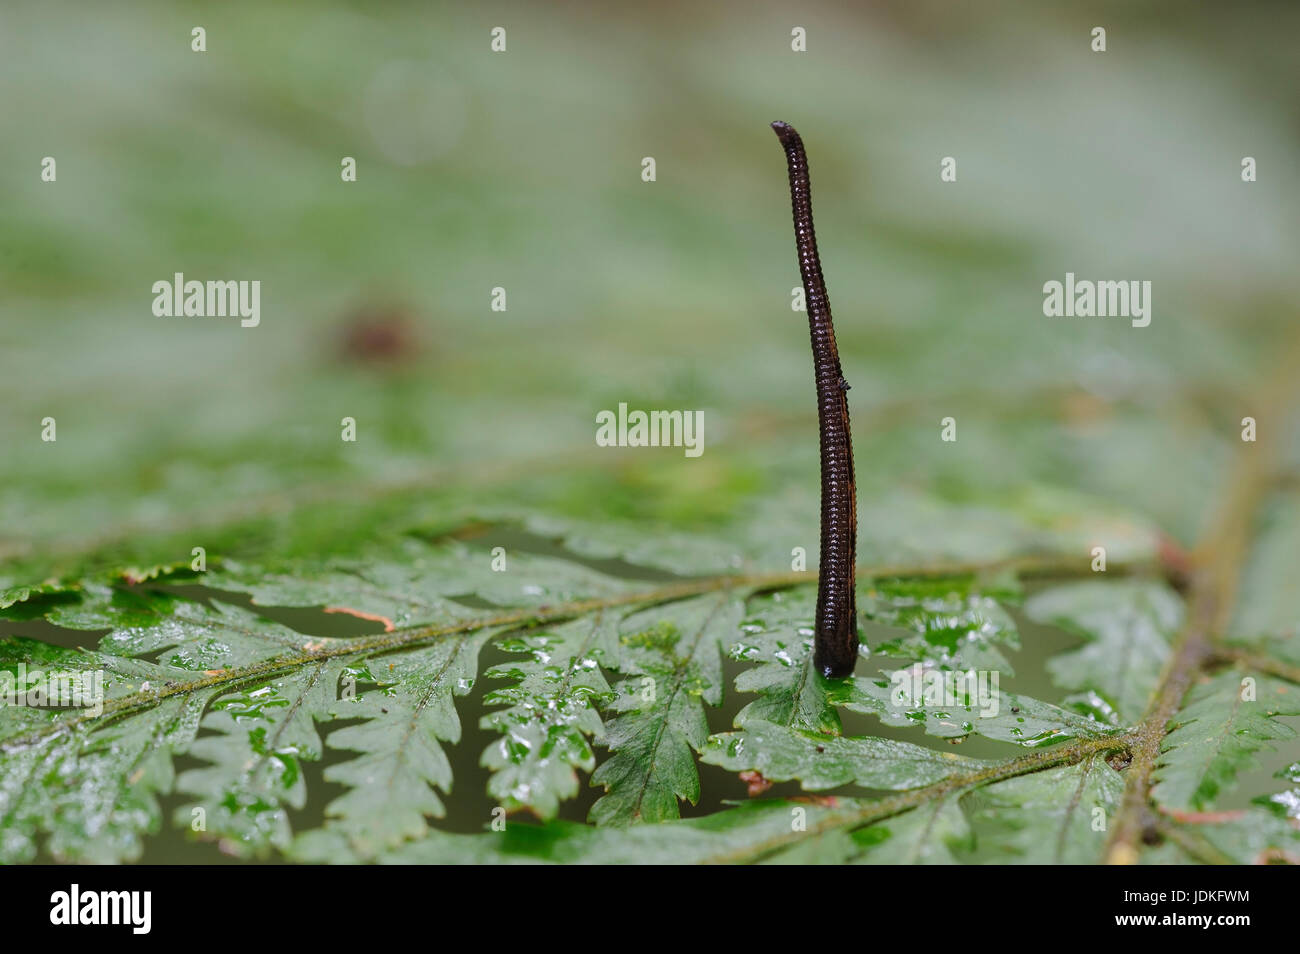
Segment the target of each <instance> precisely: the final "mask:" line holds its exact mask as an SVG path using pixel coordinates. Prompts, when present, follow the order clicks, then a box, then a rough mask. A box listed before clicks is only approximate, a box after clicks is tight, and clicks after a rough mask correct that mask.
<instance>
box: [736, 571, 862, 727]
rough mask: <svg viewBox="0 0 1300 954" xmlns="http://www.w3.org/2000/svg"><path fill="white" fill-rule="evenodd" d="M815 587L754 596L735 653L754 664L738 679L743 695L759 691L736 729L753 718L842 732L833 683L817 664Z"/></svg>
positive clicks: (748, 607)
mask: <svg viewBox="0 0 1300 954" xmlns="http://www.w3.org/2000/svg"><path fill="white" fill-rule="evenodd" d="M816 600H817V593H816V590H815V589H813V588H812V587H803V588H802V589H798V590H792V591H787V592H777V593H768V594H764V595H762V596H756V597H754V598H752V599H751V600H750V601H749V603H748V605H747V606H746V615H745V619H744V621H743V622H742V623H741V626H740V629H741V632H742V634H743V635H742V636H741V637H740V638H739V640H737V641H736V642H735V643H734V644H732V646H731V648H730V650H729V655H730V657H731V658H732V659H736V660H739V661H741V662H747V663H754V665H753V666H752V667H751V668H749V669H746V670H745V671H744V672H742V673H741V674H740V675H738V676H737V677H736V691H737V692H757V693H758V694H759V698H758V699H755V700H754V701H753V702H750V703H747V704H746V705H745V707H744V708H743V709H741V710H740V712H739V714H737V716H736V720H735V722H736V725H737V726H743V725H746V724H748V723H749V722H750V721H752V720H761V721H763V722H773V723H776V724H777V725H784V726H791V727H794V728H799V729H808V730H809V731H812V732H822V733H831V734H836V733H838V732H839V731H840V717H839V713H838V712H836V711H835V708H834V707H833V706H832V705H831V704H830V703H829V702H828V701H827V692H828V690H829V688H830V684H829V683H827V681H826V680H825V679H823V678H822V676H821V674H820V673H819V672H817V670H816V667H814V666H813V612H814V608H815V606H816Z"/></svg>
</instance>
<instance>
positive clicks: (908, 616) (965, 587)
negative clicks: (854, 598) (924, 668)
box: [858, 577, 1020, 675]
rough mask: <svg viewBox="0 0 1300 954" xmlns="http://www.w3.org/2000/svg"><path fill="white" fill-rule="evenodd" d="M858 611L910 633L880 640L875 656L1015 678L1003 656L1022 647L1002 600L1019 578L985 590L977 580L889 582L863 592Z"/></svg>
mask: <svg viewBox="0 0 1300 954" xmlns="http://www.w3.org/2000/svg"><path fill="white" fill-rule="evenodd" d="M858 590H859V596H858V607H859V609H860V610H861V611H862V614H863V615H864V616H865V617H866V618H867V619H869V620H871V621H872V622H876V623H880V624H882V625H885V626H891V627H896V628H900V629H904V630H906V632H905V633H902V634H899V635H897V636H893V637H892V638H886V639H884V640H878V641H876V642H875V644H874V645H873V646H872V653H873V654H875V655H883V656H891V657H894V658H896V659H910V660H914V661H918V662H927V663H931V664H933V665H935V666H938V667H941V668H944V669H963V670H964V669H976V670H998V671H1000V672H1003V673H1006V674H1007V675H1013V674H1014V670H1013V669H1012V668H1011V664H1010V663H1009V662H1008V661H1007V659H1006V656H1005V655H1004V653H1005V652H1007V651H1014V650H1018V649H1019V648H1020V638H1019V635H1018V634H1017V632H1016V626H1015V622H1014V621H1013V620H1012V619H1011V617H1010V616H1008V615H1007V612H1006V610H1004V609H1003V608H1002V607H1001V606H1000V605H998V602H997V599H995V598H993V596H991V595H989V591H990V590H991V591H992V592H993V593H996V594H997V596H998V597H1000V598H1014V597H1016V596H1017V594H1018V592H1019V591H1018V588H1017V587H1016V585H1015V581H1014V579H1012V580H1010V581H1007V580H1004V581H1002V582H1001V583H1000V584H993V585H990V586H989V587H988V588H987V589H986V588H983V587H981V586H980V585H979V584H978V582H977V581H976V580H975V578H974V577H951V578H939V579H929V580H916V579H884V580H875V581H872V583H871V584H870V585H867V586H860V587H859V588H858Z"/></svg>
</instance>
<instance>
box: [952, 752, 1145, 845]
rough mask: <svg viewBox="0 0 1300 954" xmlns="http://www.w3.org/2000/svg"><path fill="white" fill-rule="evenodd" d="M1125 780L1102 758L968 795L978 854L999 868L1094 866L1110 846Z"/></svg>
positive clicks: (964, 807)
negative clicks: (1110, 831) (1110, 829)
mask: <svg viewBox="0 0 1300 954" xmlns="http://www.w3.org/2000/svg"><path fill="white" fill-rule="evenodd" d="M1123 791H1124V780H1123V778H1122V777H1121V776H1120V774H1119V773H1118V772H1116V771H1115V770H1114V769H1112V768H1111V767H1110V765H1108V764H1107V763H1106V760H1105V759H1103V758H1099V757H1094V758H1091V759H1088V760H1087V761H1085V762H1081V763H1079V764H1078V765H1067V766H1061V767H1059V768H1054V769H1048V770H1046V771H1044V772H1038V773H1035V774H1033V775H1025V776H1022V777H1020V778H1014V779H1010V780H1008V781H1005V782H1001V783H999V784H997V785H990V786H987V787H985V788H980V789H976V790H975V791H972V792H968V793H967V794H965V795H963V796H962V798H961V806H962V810H963V811H964V812H965V813H966V817H967V819H968V820H969V822H970V828H971V834H972V836H973V843H974V851H973V853H972V855H971V856H970V857H969V858H968V859H966V860H968V861H974V862H993V863H998V864H1008V863H1016V864H1039V865H1041V864H1089V863H1091V862H1093V861H1095V860H1096V859H1097V858H1098V856H1099V855H1100V853H1101V849H1102V846H1103V845H1104V844H1105V842H1106V836H1107V831H1108V822H1109V819H1110V817H1111V816H1112V815H1113V814H1114V813H1115V811H1116V809H1117V808H1118V806H1119V801H1120V797H1121V795H1122V794H1123Z"/></svg>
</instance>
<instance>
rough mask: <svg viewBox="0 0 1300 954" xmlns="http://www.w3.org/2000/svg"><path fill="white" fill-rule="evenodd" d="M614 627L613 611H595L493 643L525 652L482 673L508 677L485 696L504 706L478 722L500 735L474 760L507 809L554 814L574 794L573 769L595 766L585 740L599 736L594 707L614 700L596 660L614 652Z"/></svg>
mask: <svg viewBox="0 0 1300 954" xmlns="http://www.w3.org/2000/svg"><path fill="white" fill-rule="evenodd" d="M614 625H615V619H614V616H613V614H612V613H608V612H597V613H595V614H594V615H593V616H591V617H588V618H585V619H581V620H578V621H576V622H572V623H566V624H564V625H561V626H556V627H553V628H550V629H546V630H543V631H541V632H536V633H519V634H517V635H515V636H512V637H509V638H507V639H505V640H503V641H501V642H499V643H498V644H497V648H499V649H502V650H505V651H506V652H512V653H521V654H524V655H526V656H527V657H528V658H527V659H526V660H525V661H521V662H511V663H503V664H502V665H499V666H494V667H493V668H492V669H489V670H488V671H487V673H486V675H487V677H488V678H489V679H511V680H514V684H513V685H511V686H509V687H507V688H501V689H494V690H492V691H491V692H489V693H488V694H487V696H486V697H485V699H484V702H485V703H486V704H487V705H507V706H509V708H507V709H502V710H499V711H496V712H489V713H488V714H487V715H485V716H483V718H482V720H481V724H482V727H483V728H485V729H495V730H496V731H497V732H499V733H501V737H500V738H499V739H497V740H496V741H495V742H493V743H492V744H491V745H489V746H488V748H487V749H486V750H485V751H484V753H483V758H482V759H481V763H482V764H483V765H484V766H486V767H487V768H490V769H492V777H491V779H490V780H489V781H488V792H489V793H490V794H491V795H492V796H493V797H494V798H497V799H499V800H500V801H501V803H502V804H503V805H504V806H505V807H506V808H507V810H509V811H514V810H515V809H519V808H531V809H532V810H533V811H534V812H535V813H536V814H537V815H539V816H540V817H541V818H543V819H549V818H554V817H555V814H556V813H557V812H558V811H559V806H560V803H561V802H562V801H564V800H566V799H569V798H573V797H574V796H575V795H576V794H577V793H578V775H577V770H578V769H581V770H583V771H585V772H590V771H591V770H592V769H593V768H594V767H595V764H596V756H595V753H594V752H593V751H592V749H591V746H590V744H589V742H588V739H590V738H591V737H593V736H595V737H597V738H601V737H603V735H604V723H603V722H602V720H601V717H600V712H599V711H598V707H599V706H600V705H603V704H608V703H609V702H611V701H612V700H613V695H614V694H613V691H612V690H611V689H610V687H609V683H608V682H606V680H605V676H604V674H603V673H602V672H601V670H600V660H601V659H606V658H610V657H612V656H613V655H614V653H615V652H616V650H615V639H616V634H615V632H614Z"/></svg>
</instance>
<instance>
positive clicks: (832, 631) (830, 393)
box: [772, 122, 858, 679]
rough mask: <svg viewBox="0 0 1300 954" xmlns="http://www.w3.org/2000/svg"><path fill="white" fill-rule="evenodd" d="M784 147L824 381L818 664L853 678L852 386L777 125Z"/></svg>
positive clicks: (799, 171) (804, 187)
mask: <svg viewBox="0 0 1300 954" xmlns="http://www.w3.org/2000/svg"><path fill="white" fill-rule="evenodd" d="M772 128H773V129H774V130H775V131H776V135H777V138H778V139H780V140H781V145H782V146H783V147H784V148H785V159H786V165H787V166H788V167H789V170H790V204H791V205H792V206H793V208H794V239H795V248H796V249H797V250H798V253H799V274H800V276H801V277H802V278H803V289H804V299H805V301H806V303H807V308H808V330H809V333H810V334H811V336H812V352H813V371H814V374H815V376H816V382H817V423H818V429H819V432H820V436H821V481H822V511H821V564H820V569H819V572H818V578H817V618H816V633H817V637H816V648H815V650H814V653H813V664H814V665H815V666H816V667H817V670H818V671H819V672H820V673H821V674H822V675H823V676H826V677H827V678H830V679H842V678H844V677H845V676H848V675H851V674H852V672H853V667H854V665H855V664H856V663H857V659H858V613H857V606H856V603H855V598H854V583H855V581H854V572H855V567H856V561H857V541H858V503H857V491H856V488H855V486H854V480H853V441H852V438H851V436H850V433H849V401H848V393H847V392H848V389H849V383H848V382H847V381H846V380H845V379H844V375H843V374H842V373H841V371H840V354H839V350H838V349H837V348H836V347H835V326H834V325H833V324H832V322H831V304H830V300H829V299H828V298H827V297H826V281H825V279H823V278H822V266H821V261H820V260H819V259H818V257H817V235H816V233H815V232H814V231H813V215H812V193H811V188H810V185H809V181H808V157H807V156H806V155H805V154H804V149H803V140H801V139H800V138H799V134H798V133H797V132H795V130H794V127H793V126H791V125H789V124H788V123H782V122H776V123H772Z"/></svg>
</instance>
